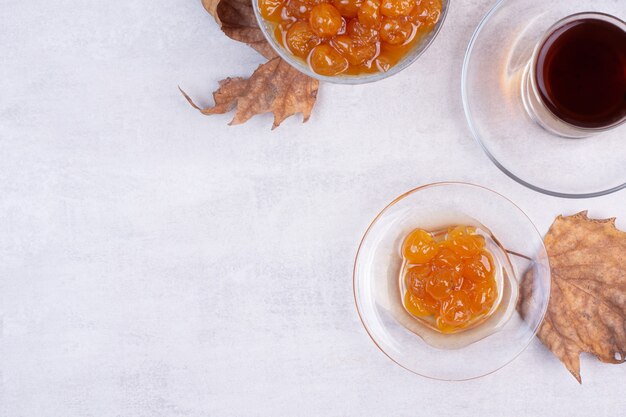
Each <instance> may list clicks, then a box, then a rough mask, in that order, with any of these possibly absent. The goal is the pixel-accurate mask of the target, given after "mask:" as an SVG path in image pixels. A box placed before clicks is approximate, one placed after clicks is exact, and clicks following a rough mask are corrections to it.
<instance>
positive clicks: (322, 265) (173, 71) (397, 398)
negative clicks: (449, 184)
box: [0, 0, 626, 417]
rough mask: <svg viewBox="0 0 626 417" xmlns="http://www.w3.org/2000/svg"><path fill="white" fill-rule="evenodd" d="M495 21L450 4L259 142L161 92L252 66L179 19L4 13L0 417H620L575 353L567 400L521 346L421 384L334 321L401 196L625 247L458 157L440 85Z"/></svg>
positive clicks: (341, 317) (255, 133)
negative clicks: (491, 196)
mask: <svg viewBox="0 0 626 417" xmlns="http://www.w3.org/2000/svg"><path fill="white" fill-rule="evenodd" d="M492 2H493V1H492V0H455V1H453V4H452V7H451V11H450V15H449V17H448V21H447V24H446V26H445V27H444V28H443V30H442V32H441V35H440V37H439V38H438V39H437V40H436V42H435V43H434V44H433V46H432V48H431V49H430V50H429V51H428V52H427V53H426V54H425V55H424V56H423V57H422V58H421V59H420V60H419V61H418V62H416V63H415V64H414V65H413V66H412V67H410V68H409V69H407V70H406V71H404V72H403V73H401V74H399V75H397V76H395V77H393V78H391V79H388V80H386V81H383V82H379V83H376V84H373V85H366V86H360V87H342V86H334V85H323V86H322V88H321V90H320V94H319V101H318V104H317V106H316V108H315V111H314V115H313V117H311V120H310V122H309V123H307V124H306V125H302V124H301V123H300V121H301V120H300V119H299V118H298V117H296V118H292V119H289V120H287V121H286V122H285V123H284V124H283V126H281V127H280V128H279V129H277V130H276V131H273V132H272V131H270V126H271V117H270V116H261V117H256V118H254V119H253V120H251V121H250V122H249V123H247V124H245V125H243V126H238V127H229V126H227V122H228V121H229V120H230V116H228V115H226V116H213V117H210V118H208V117H203V116H201V115H200V114H198V113H197V112H195V111H194V110H192V109H191V108H190V107H189V106H188V105H187V104H186V102H185V101H184V100H183V98H182V97H181V96H180V94H179V93H178V91H177V89H176V86H177V85H178V84H180V85H181V86H183V87H184V88H185V89H187V90H188V91H189V92H190V93H192V95H194V96H195V97H196V98H198V99H200V101H201V102H203V103H209V102H210V101H209V100H208V97H209V94H210V92H211V91H213V89H215V88H216V85H217V81H218V80H219V79H221V78H223V77H225V76H229V75H231V76H232V75H247V74H249V73H250V72H251V71H252V70H253V69H254V68H255V67H256V66H257V65H258V64H259V63H261V62H262V59H261V58H260V57H259V56H258V55H257V54H256V53H255V52H254V51H253V50H251V49H249V48H247V47H246V46H243V45H239V44H237V43H235V42H233V41H231V40H229V39H227V38H226V37H224V36H222V35H221V33H220V31H219V30H218V28H217V26H216V25H215V23H214V22H213V20H212V19H211V17H209V16H208V15H207V14H206V13H205V12H204V10H203V9H202V7H201V6H200V4H199V1H197V0H155V1H150V2H148V1H131V2H127V1H121V0H113V1H99V2H78V1H70V0H58V1H55V2H50V1H42V0H31V1H18V0H1V1H0V57H1V58H0V60H1V61H0V94H1V98H0V279H1V281H0V282H1V284H2V285H1V288H0V300H1V314H2V316H1V317H2V339H1V346H0V347H1V350H0V364H1V368H0V369H1V372H2V385H1V387H0V388H1V391H0V410H1V412H2V415H3V416H6V417H22V416H28V417H73V416H98V417H108V416H111V417H114V416H116V417H117V416H133V417H135V416H136V417H144V416H146V417H148V416H150V417H154V416H186V417H200V416H216V417H231V416H352V415H354V416H441V417H445V416H481V417H488V416H498V417H499V416H531V415H534V416H539V415H546V416H548V415H550V416H557V415H558V416H570V417H576V416H580V417H583V416H590V415H593V416H617V415H625V414H626V389H625V387H624V382H625V380H626V379H625V377H626V367H624V366H610V365H603V364H600V363H599V362H597V361H596V360H595V359H593V358H591V357H588V356H585V357H583V360H582V372H583V379H584V385H582V386H579V385H578V384H577V383H576V382H575V380H574V379H573V378H572V377H571V376H570V375H569V374H568V373H567V371H566V370H565V368H564V367H563V366H562V365H561V364H560V363H559V362H558V360H557V359H556V358H555V357H553V356H552V355H551V354H550V353H549V352H548V351H547V350H546V349H545V348H544V347H543V346H542V345H541V344H540V343H539V342H537V341H536V342H535V343H533V344H532V345H531V346H530V348H529V349H528V350H527V351H526V352H524V353H523V354H522V355H521V356H520V357H519V358H518V359H517V360H516V361H515V362H513V363H512V364H511V365H509V366H507V367H506V368H504V369H503V370H501V371H499V372H497V373H496V374H494V375H491V376H488V377H485V378H482V379H479V380H476V381H472V382H465V383H442V382H434V381H431V380H427V379H423V378H420V377H417V376H415V375H413V374H411V373H409V372H407V371H405V370H403V369H401V368H400V367H398V366H396V365H395V364H393V363H392V362H391V361H390V360H389V359H387V358H386V357H385V356H384V355H383V354H381V353H380V352H379V351H378V350H377V348H376V347H375V346H374V345H373V344H372V343H371V342H370V340H369V338H368V336H367V335H366V333H365V331H364V330H363V328H362V326H361V324H360V322H359V320H358V317H357V315H356V312H355V308H354V305H353V298H352V284H351V272H352V264H353V258H354V255H355V252H356V248H357V244H358V241H359V239H360V237H361V234H362V233H363V231H364V230H365V228H366V227H367V225H368V224H369V222H370V220H371V219H372V217H373V216H374V215H375V214H376V213H377V212H378V210H380V209H381V208H382V207H383V206H384V205H386V204H387V202H389V201H390V200H391V199H393V198H394V197H395V196H396V195H398V194H400V193H402V192H404V191H406V190H408V189H410V188H412V187H415V186H417V185H420V184H424V183H427V182H431V181H437V180H465V181H471V182H476V183H480V184H484V185H486V186H489V187H492V188H494V189H495V190H497V191H500V192H502V193H504V194H506V195H507V196H509V197H511V198H512V199H514V200H515V201H516V202H517V203H518V204H519V205H520V206H521V207H523V208H524V209H525V210H527V212H528V213H529V215H530V216H531V218H532V219H533V220H534V221H535V222H536V224H537V226H538V227H539V228H540V229H541V230H542V231H546V230H547V228H548V226H549V225H550V223H551V221H552V219H553V218H554V216H555V215H557V214H560V213H565V214H570V213H574V212H577V211H579V210H582V209H589V210H590V214H591V215H592V216H597V217H607V216H618V225H620V226H621V227H622V228H626V191H622V192H621V193H617V194H614V195H610V196H607V197H603V198H599V199H593V200H582V201H573V200H563V199H557V198H552V197H547V196H544V195H540V194H537V193H535V192H532V191H530V190H527V189H525V188H523V187H522V186H520V185H518V184H516V183H514V182H513V181H512V180H510V179H508V178H507V177H505V176H504V175H503V174H502V173H500V172H499V171H498V170H497V169H496V168H495V167H494V166H493V165H492V164H491V163H490V162H489V160H488V159H487V158H486V157H485V156H484V155H483V154H482V152H481V151H480V149H479V148H478V146H477V145H476V144H475V143H474V141H473V139H472V138H471V137H470V133H469V131H468V128H467V126H466V123H465V119H464V115H463V111H462V107H461V99H460V81H459V74H460V70H461V62H462V57H463V53H464V51H465V47H466V44H467V42H468V40H469V38H470V35H471V33H472V30H473V28H474V27H475V26H476V24H477V23H478V21H479V20H480V19H481V17H482V15H483V14H484V13H485V12H486V11H487V9H488V8H489V7H490V6H491V4H492ZM203 97H206V99H203ZM548 174H553V175H559V174H561V173H559V171H558V167H555V171H554V173H548Z"/></svg>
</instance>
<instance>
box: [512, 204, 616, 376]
mask: <svg viewBox="0 0 626 417" xmlns="http://www.w3.org/2000/svg"><path fill="white" fill-rule="evenodd" d="M544 242H545V245H546V249H547V251H548V257H549V259H550V269H551V275H552V286H551V291H550V303H549V304H548V311H547V313H546V316H545V319H544V321H543V323H542V325H541V327H540V329H539V332H538V334H537V336H538V337H539V339H540V340H541V341H542V342H543V343H544V344H545V345H546V346H547V347H548V348H549V349H550V350H551V351H552V352H553V353H554V354H555V355H556V356H557V357H558V358H559V359H560V360H561V362H563V364H564V365H565V366H566V367H567V369H568V370H569V371H570V372H571V373H572V375H573V376H574V377H575V378H576V379H577V380H578V382H579V383H580V382H582V380H581V376H580V359H579V355H580V354H581V353H582V352H587V353H591V354H593V355H595V356H596V357H597V358H598V359H599V360H600V361H602V362H606V363H614V364H618V363H623V362H624V361H625V360H626V232H622V231H620V230H618V229H617V228H616V227H615V219H614V218H612V219H605V220H593V219H589V218H588V217H587V212H586V211H583V212H581V213H578V214H575V215H573V216H569V217H563V216H559V217H557V218H556V220H555V221H554V223H553V224H552V226H551V227H550V230H549V231H548V234H547V235H546V237H545V239H544ZM527 282H530V280H524V281H523V282H522V296H523V295H524V294H525V293H526V294H527V291H528V290H529V288H528V286H526V288H524V283H527ZM520 305H522V304H520ZM523 313H524V311H523V310H522V314H523Z"/></svg>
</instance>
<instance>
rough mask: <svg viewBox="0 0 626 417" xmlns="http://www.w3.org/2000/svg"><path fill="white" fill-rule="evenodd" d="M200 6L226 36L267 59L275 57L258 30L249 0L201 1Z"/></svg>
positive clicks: (274, 52)
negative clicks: (244, 44)
mask: <svg viewBox="0 0 626 417" xmlns="http://www.w3.org/2000/svg"><path fill="white" fill-rule="evenodd" d="M202 5H203V6H204V8H205V9H206V11H207V12H209V14H211V15H212V16H213V17H214V18H215V20H216V21H217V23H218V24H219V25H220V27H221V28H222V31H223V32H224V33H225V34H226V36H228V37H229V38H231V39H234V40H236V41H239V42H243V43H246V44H248V45H250V46H251V47H252V48H254V49H255V50H256V51H258V52H259V53H260V54H261V55H263V56H264V57H265V58H267V59H272V58H274V57H276V56H277V54H276V51H274V49H272V47H271V46H270V44H269V43H267V40H266V39H265V36H263V32H261V29H259V25H258V24H257V21H256V17H255V16H254V10H253V8H252V2H251V1H250V0H202Z"/></svg>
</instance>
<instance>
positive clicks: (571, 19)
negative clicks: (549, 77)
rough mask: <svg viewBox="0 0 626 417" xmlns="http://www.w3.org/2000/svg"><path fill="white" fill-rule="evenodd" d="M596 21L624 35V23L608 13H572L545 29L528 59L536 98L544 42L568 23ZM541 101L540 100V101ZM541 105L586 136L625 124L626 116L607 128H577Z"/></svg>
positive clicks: (547, 108) (625, 26)
mask: <svg viewBox="0 0 626 417" xmlns="http://www.w3.org/2000/svg"><path fill="white" fill-rule="evenodd" d="M586 18H589V19H594V18H595V19H597V20H603V21H605V22H609V23H612V24H614V25H615V26H617V27H618V28H620V29H622V31H624V32H625V33H626V22H624V21H623V20H622V19H620V18H619V17H617V16H613V15H611V14H608V13H603V12H595V11H585V12H578V13H574V14H571V15H569V16H565V17H564V18H562V19H560V20H558V21H556V22H555V23H554V24H552V26H550V27H549V28H548V29H546V31H545V32H544V33H543V35H542V36H541V38H539V41H538V42H537V44H536V45H535V48H534V49H533V54H532V56H531V59H530V66H529V74H528V75H529V78H530V85H531V88H532V90H533V92H534V94H536V95H537V97H540V96H539V95H538V94H537V91H538V87H537V71H536V68H537V60H538V59H539V53H540V52H541V49H542V47H543V45H544V43H545V41H546V40H547V39H548V38H549V37H550V36H551V35H552V34H553V33H554V32H555V31H556V30H558V29H560V28H561V27H563V26H564V25H565V24H567V23H570V22H574V21H576V20H582V19H586ZM540 100H541V99H540ZM541 103H542V105H543V107H544V108H545V110H546V111H548V112H549V113H550V114H551V115H552V116H553V117H555V118H556V119H558V120H559V121H560V122H561V123H564V124H565V125H567V126H569V127H570V128H571V129H574V130H578V131H580V132H583V133H584V134H586V135H593V134H597V133H602V132H606V131H608V130H612V129H614V128H616V127H618V126H620V125H622V124H624V123H625V122H626V116H624V117H622V119H621V120H618V121H616V122H613V123H612V124H610V125H608V126H600V127H583V126H577V125H574V124H572V123H569V122H567V121H565V120H562V119H561V118H560V117H558V116H557V115H556V114H554V112H552V110H550V108H549V107H547V106H546V105H545V103H543V100H541ZM586 138H587V136H584V137H582V136H581V137H568V139H586Z"/></svg>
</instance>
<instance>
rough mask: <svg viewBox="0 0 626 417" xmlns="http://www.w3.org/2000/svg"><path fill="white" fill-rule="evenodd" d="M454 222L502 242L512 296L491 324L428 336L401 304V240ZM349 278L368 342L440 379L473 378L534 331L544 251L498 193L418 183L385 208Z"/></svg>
mask: <svg viewBox="0 0 626 417" xmlns="http://www.w3.org/2000/svg"><path fill="white" fill-rule="evenodd" d="M461 224H465V225H476V224H480V225H482V226H484V228H485V229H486V230H489V232H490V233H491V234H492V235H493V236H494V237H495V238H496V239H497V242H498V244H499V245H501V247H502V248H504V250H505V251H506V254H507V256H508V262H509V263H510V268H509V269H507V271H510V274H511V279H510V280H509V282H510V288H509V290H510V292H511V294H515V296H514V297H513V298H512V299H511V301H510V302H508V303H507V304H506V305H505V304H500V305H499V306H498V308H497V310H496V312H494V315H493V318H497V317H500V318H502V319H501V320H500V318H498V321H497V323H496V322H491V323H490V322H489V320H487V321H485V322H484V323H483V324H480V325H479V326H477V327H476V328H472V329H468V330H465V331H462V332H459V333H454V334H441V333H438V334H434V333H433V331H431V330H429V329H427V328H425V327H424V326H423V325H420V324H419V321H417V320H416V319H415V318H414V317H413V316H411V315H410V314H409V313H408V312H407V311H406V310H405V309H404V306H403V303H402V296H401V295H400V289H399V287H400V286H399V276H400V275H399V274H400V271H401V268H402V256H401V246H402V242H403V241H404V238H405V237H406V236H407V234H408V233H410V232H411V231H412V230H414V229H416V228H424V229H427V230H439V229H441V228H442V227H445V226H452V225H461ZM353 280H354V281H353V285H354V298H355V302H356V307H357V311H358V313H359V317H360V318H361V321H362V323H363V326H364V327H365V329H366V331H367V333H368V334H369V335H370V337H371V339H372V341H373V342H374V343H375V344H376V346H378V348H379V349H380V350H381V351H382V352H383V353H385V354H386V355H387V356H388V357H389V358H390V359H392V360H393V361H394V362H396V363H397V364H398V365H400V366H402V367H403V368H405V369H408V370H409V371H411V372H414V373H416V374H418V375H421V376H424V377H428V378H433V379H439V380H447V381H460V380H467V379H473V378H478V377H481V376H484V375H487V374H490V373H492V372H495V371H496V370H498V369H500V368H502V367H503V366H505V365H506V364H508V363H510V362H511V361H512V360H513V359H515V358H516V357H517V356H518V355H519V354H520V353H521V352H522V351H523V350H524V349H525V348H526V347H527V346H528V344H529V343H530V342H531V340H533V338H534V337H535V334H536V332H537V330H538V328H539V325H540V324H541V322H542V320H543V317H544V315H545V312H546V309H547V306H548V300H549V297H550V265H549V262H548V255H547V253H546V249H545V247H544V245H543V240H542V237H541V235H540V234H539V232H538V231H537V229H536V228H535V226H534V225H533V223H532V222H531V221H530V219H529V218H528V217H527V216H526V214H524V212H523V211H522V210H521V209H520V208H519V207H517V206H516V205H515V204H514V203H513V202H511V201H510V200H508V199H507V198H505V197H503V196H502V195H500V194H498V193H496V192H494V191H491V190H489V189H487V188H484V187H481V186H478V185H472V184H466V183H454V182H447V183H436V184H430V185H425V186H423V187H419V188H416V189H414V190H411V191H409V192H407V193H405V194H403V195H401V196H400V197H398V198H396V199H395V200H394V201H392V202H391V203H390V204H389V205H388V206H387V207H385V208H384V209H383V210H382V211H381V212H380V213H379V214H378V215H377V216H376V218H375V219H374V220H373V221H372V223H371V224H370V226H369V228H368V229H367V231H366V232H365V235H364V236H363V239H362V240H361V244H360V245H359V250H358V252H357V256H356V260H355V263H354V276H353ZM505 291H506V290H505ZM502 312H507V314H502V315H500V313H502ZM435 337H436V339H435Z"/></svg>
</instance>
